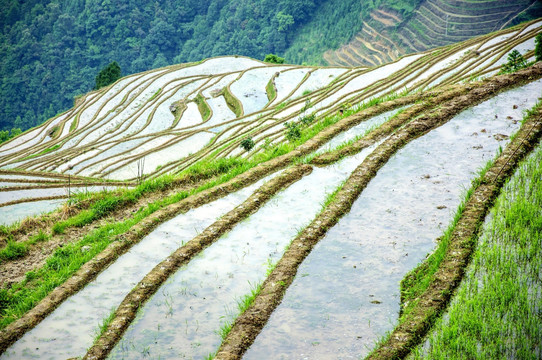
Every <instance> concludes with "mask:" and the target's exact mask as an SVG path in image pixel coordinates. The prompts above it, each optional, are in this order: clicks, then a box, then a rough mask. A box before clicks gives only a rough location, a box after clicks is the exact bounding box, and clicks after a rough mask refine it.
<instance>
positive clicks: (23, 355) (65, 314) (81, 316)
mask: <svg viewBox="0 0 542 360" xmlns="http://www.w3.org/2000/svg"><path fill="white" fill-rule="evenodd" d="M262 183H263V181H260V182H258V183H256V184H254V185H252V186H250V187H247V188H245V189H242V190H240V191H238V192H236V193H233V194H231V195H228V196H226V197H224V198H222V199H219V200H216V201H214V202H212V203H210V204H207V205H203V206H201V207H199V208H197V209H194V210H191V211H189V212H187V213H185V214H181V215H178V216H177V217H175V218H173V219H171V220H169V221H167V222H165V223H163V224H161V225H160V226H159V227H158V228H157V229H156V230H154V231H153V232H152V233H151V234H149V235H147V236H146V237H145V238H143V239H142V240H141V241H140V242H139V243H138V244H136V245H134V246H133V247H132V248H131V249H130V251H128V252H127V253H126V254H124V255H122V256H121V257H119V259H118V260H117V261H116V262H115V263H114V264H112V265H111V266H109V267H108V268H107V269H106V270H104V271H103V272H102V273H101V274H100V275H98V277H97V278H96V280H94V281H92V282H91V283H90V284H88V285H87V286H86V287H85V288H84V289H83V290H81V291H79V292H78V293H77V294H75V295H73V296H72V297H70V298H69V299H67V300H66V301H64V302H63V303H62V304H61V305H60V306H59V307H58V308H57V309H56V310H55V311H54V312H53V313H52V314H51V315H49V316H48V317H47V318H46V319H45V320H43V321H42V322H41V323H39V324H38V325H37V326H36V327H35V328H34V329H32V330H31V331H29V332H28V333H26V334H25V335H24V336H23V337H22V338H21V339H20V340H19V341H17V342H16V343H15V344H14V345H13V346H11V347H10V348H9V349H8V350H7V351H6V352H5V353H4V354H2V356H0V358H1V359H32V358H40V359H65V358H68V357H73V356H80V355H81V356H82V355H84V353H85V351H86V349H87V348H88V347H89V346H91V345H92V341H93V338H94V335H95V331H96V329H97V327H98V325H99V324H100V322H101V321H102V320H103V319H104V318H105V317H106V316H107V315H109V312H110V311H111V309H112V308H113V307H117V306H118V305H119V304H120V302H121V301H122V299H123V298H124V297H125V296H126V295H127V294H128V292H129V291H130V290H131V289H132V288H133V287H134V286H135V285H136V284H137V283H138V282H139V281H140V280H141V279H142V278H143V277H144V276H145V275H146V274H147V273H148V272H149V271H150V270H152V268H153V267H154V266H155V265H156V264H158V263H159V262H160V261H162V260H163V259H165V258H166V257H167V256H168V255H170V254H171V253H172V252H173V251H175V250H176V249H177V248H178V247H179V246H181V245H182V243H183V242H187V241H189V240H190V239H192V238H193V237H194V236H196V235H197V234H198V233H200V232H201V231H202V230H203V229H205V227H207V226H209V225H210V224H212V223H213V222H214V221H215V220H216V219H217V218H218V217H220V216H222V214H224V213H226V212H228V211H230V210H231V209H233V208H234V207H235V206H237V205H238V204H240V203H241V202H243V201H244V200H245V199H246V198H248V197H249V196H250V194H251V193H252V192H253V191H254V190H255V189H256V188H257V187H258V186H259V185H261V184H262ZM1 209H2V208H0V211H1Z"/></svg>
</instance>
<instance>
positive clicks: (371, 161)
mask: <svg viewBox="0 0 542 360" xmlns="http://www.w3.org/2000/svg"><path fill="white" fill-rule="evenodd" d="M540 77H542V64H540V63H539V64H537V65H535V66H533V67H531V68H529V69H527V70H524V71H521V72H517V73H515V74H511V75H504V76H497V77H494V78H492V79H491V80H486V81H483V82H480V83H477V84H476V86H473V88H472V89H471V90H470V91H469V92H468V93H467V94H465V95H461V96H458V97H456V98H454V99H452V100H450V101H448V102H447V103H445V104H443V105H442V106H441V107H439V108H437V109H435V110H432V111H430V112H429V113H428V114H426V115H424V116H422V117H420V118H419V119H416V120H415V121H413V122H410V123H409V124H407V125H406V126H405V127H403V128H401V129H400V130H398V131H397V132H396V134H395V135H393V136H392V137H390V138H389V139H388V140H386V141H385V142H384V143H382V144H381V145H380V146H378V147H377V149H375V151H374V152H373V153H371V154H370V155H369V156H368V157H367V158H366V159H365V160H364V161H363V163H362V164H361V165H360V166H358V167H357V168H356V170H354V172H353V173H352V175H351V176H350V177H349V178H348V180H347V181H346V183H345V184H344V186H343V187H342V189H341V190H340V191H339V192H338V193H337V195H336V197H335V199H334V200H333V201H332V202H331V204H330V205H329V206H328V207H327V208H326V209H325V210H324V211H323V212H322V213H321V214H320V215H318V216H317V217H316V218H315V219H314V220H313V221H312V222H311V224H310V225H309V226H308V227H307V228H305V229H304V230H303V231H302V232H301V233H300V234H299V235H298V236H297V237H296V238H295V239H294V240H293V241H292V244H291V245H290V247H289V249H288V251H287V252H286V253H285V254H284V256H283V257H282V258H281V260H280V261H279V262H278V264H277V266H276V267H275V269H274V270H273V272H272V273H271V274H270V275H269V277H268V278H267V279H266V280H265V281H264V283H263V285H262V289H261V291H260V294H259V295H258V296H257V297H256V298H255V300H254V302H253V304H252V305H251V306H250V307H249V308H248V309H247V310H246V311H245V312H244V313H243V314H242V315H240V316H239V317H238V318H237V319H236V321H235V323H234V325H233V327H232V329H231V331H230V333H229V334H228V336H227V337H226V339H225V340H224V342H223V343H222V345H221V346H220V348H219V350H218V352H217V355H216V357H215V359H220V360H225V359H228V360H230V359H239V358H241V356H242V355H243V353H244V352H245V351H246V349H248V348H249V347H250V345H251V344H252V343H253V342H254V339H255V338H256V336H257V335H258V334H259V332H260V331H261V330H262V329H263V327H264V326H265V324H266V323H267V321H268V319H269V317H270V316H271V314H272V312H273V311H274V309H275V308H276V307H277V306H278V304H279V303H280V302H281V301H282V297H283V296H284V293H285V292H286V289H287V288H288V286H290V284H291V283H292V281H293V279H294V277H295V275H296V272H297V268H298V267H299V265H300V264H301V263H302V262H303V260H304V259H305V258H306V257H307V256H308V254H309V253H310V252H311V250H312V248H313V247H314V246H315V245H316V243H318V241H319V240H320V239H321V238H323V237H324V236H325V234H326V232H327V230H328V229H330V228H331V227H332V226H334V225H335V224H336V223H337V222H338V221H339V219H340V217H342V216H343V215H344V214H346V213H347V212H349V211H350V209H351V207H352V204H353V203H354V201H355V200H356V199H357V198H358V196H359V195H360V194H361V192H362V191H363V189H364V188H365V187H366V186H367V184H368V183H369V181H370V180H371V179H372V178H373V177H374V176H375V175H376V173H377V171H378V170H379V169H380V168H381V167H382V166H383V165H384V164H385V163H386V162H387V161H388V159H389V158H390V157H391V156H392V155H393V154H395V153H396V152H397V151H398V150H399V149H400V148H402V147H403V146H404V145H405V144H407V143H408V142H410V141H412V140H413V139H415V138H417V137H420V136H422V135H424V134H426V133H427V132H429V131H431V130H432V129H434V128H436V127H438V126H441V125H443V124H444V123H446V122H447V121H448V120H449V119H451V118H452V117H453V116H455V115H456V114H458V113H459V112H461V111H462V110H464V109H466V108H468V107H471V106H473V105H475V104H477V103H480V102H482V101H484V100H487V99H489V98H491V97H493V96H495V95H496V94H497V93H498V92H500V91H503V90H506V89H509V88H512V87H515V86H519V85H521V84H523V83H526V82H529V81H531V80H535V79H537V78H540Z"/></svg>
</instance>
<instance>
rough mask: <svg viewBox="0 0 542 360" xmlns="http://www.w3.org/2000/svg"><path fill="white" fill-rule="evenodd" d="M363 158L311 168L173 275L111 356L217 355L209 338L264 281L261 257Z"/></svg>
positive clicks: (281, 243)
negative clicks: (307, 172) (238, 302)
mask: <svg viewBox="0 0 542 360" xmlns="http://www.w3.org/2000/svg"><path fill="white" fill-rule="evenodd" d="M369 152H370V149H367V150H366V151H364V152H362V153H360V154H358V155H357V156H355V157H350V158H346V159H344V160H343V161H342V162H341V163H339V164H337V165H334V166H329V167H326V168H314V170H313V172H312V173H311V174H310V175H307V176H305V177H304V178H302V179H301V180H299V181H297V182H296V183H294V184H292V185H291V186H290V187H288V188H287V189H285V190H283V191H281V192H280V193H279V194H277V195H276V196H275V197H274V198H273V199H271V200H270V201H269V202H268V203H266V204H265V205H264V206H263V207H262V208H261V209H260V210H259V211H258V212H257V213H255V214H254V215H252V216H250V217H249V218H247V219H246V220H244V221H242V222H241V223H240V224H239V225H237V226H236V227H235V228H234V229H233V230H231V231H230V232H229V233H228V234H226V235H225V236H223V237H222V238H221V239H220V240H219V241H217V242H216V243H215V244H213V245H212V246H210V247H209V248H208V249H206V250H205V251H204V252H203V253H202V255H200V256H198V257H197V258H195V259H194V260H192V261H191V262H190V264H188V265H187V266H186V267H184V268H183V269H181V270H180V271H178V272H177V273H176V274H175V275H174V276H173V277H172V278H171V279H170V281H169V282H168V283H167V284H166V285H164V286H162V288H161V289H160V290H159V291H158V292H157V294H156V295H155V296H154V297H153V298H152V299H151V300H149V302H148V303H147V304H146V306H145V308H144V309H143V311H142V312H141V313H140V314H139V315H138V317H137V320H136V322H135V323H134V324H133V325H132V326H131V327H130V328H129V329H128V331H127V332H126V334H125V336H124V338H123V340H122V341H121V342H120V343H119V344H118V346H117V347H116V348H115V350H114V351H113V354H112V356H111V358H114V359H122V358H125V359H134V358H138V357H141V353H142V352H145V351H147V352H148V354H149V356H150V357H151V358H158V357H162V358H180V359H183V358H184V359H192V358H196V359H201V358H202V357H204V356H206V355H207V354H209V353H212V352H214V351H216V349H217V348H218V346H219V344H220V336H219V335H218V334H217V333H216V332H217V331H218V330H219V328H220V326H221V324H222V323H223V322H224V319H227V318H230V317H231V316H232V315H235V314H236V313H237V311H238V310H237V302H236V300H237V299H239V298H241V297H242V296H243V295H245V294H248V293H249V292H250V289H251V284H252V285H255V284H257V283H259V282H261V281H262V280H263V279H264V277H265V273H266V268H267V261H268V259H271V261H272V262H273V263H274V262H276V261H278V259H279V258H280V257H281V256H282V254H283V252H284V248H285V247H286V245H287V244H289V243H290V241H291V239H293V238H294V237H295V235H296V234H297V232H298V231H299V229H302V228H303V227H304V226H306V225H307V224H308V223H309V222H310V221H311V220H312V219H313V218H314V216H316V213H317V212H318V211H319V210H320V208H321V205H320V204H321V203H322V202H323V201H324V199H325V196H326V194H327V193H329V192H331V191H333V190H334V189H335V188H336V187H337V186H338V185H339V184H340V183H341V181H343V180H344V179H346V178H347V177H348V176H349V175H350V173H351V172H352V171H353V170H354V169H355V168H356V166H357V165H358V164H359V163H360V162H361V161H362V160H363V158H364V157H365V156H366V154H368V153H369ZM146 349H148V350H146Z"/></svg>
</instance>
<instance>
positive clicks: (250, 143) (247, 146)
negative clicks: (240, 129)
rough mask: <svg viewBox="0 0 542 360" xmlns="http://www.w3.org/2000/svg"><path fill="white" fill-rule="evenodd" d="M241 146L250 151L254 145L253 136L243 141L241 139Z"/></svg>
mask: <svg viewBox="0 0 542 360" xmlns="http://www.w3.org/2000/svg"><path fill="white" fill-rule="evenodd" d="M241 147H242V148H243V149H245V151H250V150H252V148H253V147H254V140H252V138H251V137H247V138H246V139H244V140H243V141H241Z"/></svg>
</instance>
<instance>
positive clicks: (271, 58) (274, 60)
mask: <svg viewBox="0 0 542 360" xmlns="http://www.w3.org/2000/svg"><path fill="white" fill-rule="evenodd" d="M263 61H264V62H266V63H271V64H284V58H282V57H280V56H277V55H275V54H267V55H265V59H263Z"/></svg>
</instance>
